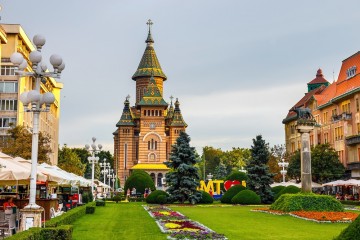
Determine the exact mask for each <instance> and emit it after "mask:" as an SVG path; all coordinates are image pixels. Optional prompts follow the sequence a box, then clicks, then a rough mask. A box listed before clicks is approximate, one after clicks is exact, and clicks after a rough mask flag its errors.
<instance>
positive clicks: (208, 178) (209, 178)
mask: <svg viewBox="0 0 360 240" xmlns="http://www.w3.org/2000/svg"><path fill="white" fill-rule="evenodd" d="M206 177H207V180H208V181H211V180H212V178H213V177H214V176H213V175H212V174H211V173H209V174H208V175H207V176H206Z"/></svg>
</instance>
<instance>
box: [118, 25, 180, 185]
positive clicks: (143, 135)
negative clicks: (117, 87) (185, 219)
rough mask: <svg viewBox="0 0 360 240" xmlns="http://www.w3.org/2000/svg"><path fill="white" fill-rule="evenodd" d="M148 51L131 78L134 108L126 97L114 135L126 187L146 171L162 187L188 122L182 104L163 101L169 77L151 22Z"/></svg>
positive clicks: (121, 182)
mask: <svg viewBox="0 0 360 240" xmlns="http://www.w3.org/2000/svg"><path fill="white" fill-rule="evenodd" d="M148 24H149V32H148V36H147V39H146V41H145V43H146V49H145V52H144V54H143V56H142V58H141V61H140V64H139V66H138V68H137V70H136V72H135V73H134V75H133V76H132V79H133V80H134V81H135V84H136V92H135V95H136V97H135V105H134V106H130V101H129V97H126V99H125V102H124V109H123V112H122V115H121V117H120V120H119V121H118V122H117V124H116V128H117V129H116V131H115V132H114V133H113V135H114V158H115V162H116V164H115V168H116V171H117V175H118V177H119V179H120V184H121V185H124V183H125V181H126V179H127V177H129V175H130V174H131V171H133V170H136V169H141V170H145V171H146V172H147V173H149V175H150V176H151V177H152V179H153V181H154V183H155V186H157V187H162V184H163V178H164V177H165V173H166V172H168V171H169V169H168V168H167V167H166V165H165V164H163V162H165V161H167V160H168V158H169V155H170V152H171V146H172V145H173V144H174V143H175V142H176V139H177V137H178V136H179V134H180V132H181V131H185V129H186V127H187V124H186V123H185V121H184V119H183V117H182V114H181V111H180V103H179V101H178V99H176V101H175V103H174V105H173V103H172V98H171V102H170V104H168V103H167V102H166V101H165V100H164V99H163V90H164V87H163V86H164V82H165V81H166V80H167V77H166V75H165V74H164V72H163V71H162V69H161V66H160V63H159V60H158V58H157V56H156V53H155V50H154V46H153V45H154V40H153V38H152V36H151V28H150V27H151V24H152V23H151V21H150V20H149V22H148Z"/></svg>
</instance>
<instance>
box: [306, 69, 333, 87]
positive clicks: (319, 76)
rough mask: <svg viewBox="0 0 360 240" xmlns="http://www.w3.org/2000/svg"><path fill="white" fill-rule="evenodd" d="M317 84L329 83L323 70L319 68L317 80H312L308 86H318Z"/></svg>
mask: <svg viewBox="0 0 360 240" xmlns="http://www.w3.org/2000/svg"><path fill="white" fill-rule="evenodd" d="M317 83H329V82H328V81H327V80H326V79H325V78H324V75H323V73H322V70H321V69H320V68H319V69H318V70H317V73H316V78H314V79H313V80H311V81H310V82H309V83H308V84H317Z"/></svg>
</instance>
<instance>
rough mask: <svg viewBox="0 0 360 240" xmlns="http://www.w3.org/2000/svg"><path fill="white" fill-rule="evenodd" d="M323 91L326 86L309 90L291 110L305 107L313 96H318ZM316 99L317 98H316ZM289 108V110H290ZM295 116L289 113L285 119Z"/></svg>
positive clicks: (291, 112)
mask: <svg viewBox="0 0 360 240" xmlns="http://www.w3.org/2000/svg"><path fill="white" fill-rule="evenodd" d="M324 89H326V86H324V85H322V86H320V87H318V88H316V89H313V90H311V91H310V92H307V93H306V94H305V96H304V97H303V98H301V99H300V101H298V102H297V103H296V104H295V105H294V106H293V107H292V108H299V107H306V103H307V102H308V101H309V100H310V99H311V98H312V97H314V96H316V95H318V94H320V93H321V92H322V91H324ZM317 97H318V96H317ZM292 108H291V109H292ZM293 116H296V113H295V112H293V111H289V113H288V114H287V116H286V118H285V119H287V118H290V117H293Z"/></svg>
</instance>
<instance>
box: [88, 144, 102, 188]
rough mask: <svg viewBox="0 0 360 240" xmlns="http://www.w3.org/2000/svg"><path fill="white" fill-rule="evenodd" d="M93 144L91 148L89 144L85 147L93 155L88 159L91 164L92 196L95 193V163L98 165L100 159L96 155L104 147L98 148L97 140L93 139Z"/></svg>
mask: <svg viewBox="0 0 360 240" xmlns="http://www.w3.org/2000/svg"><path fill="white" fill-rule="evenodd" d="M92 141H93V143H92V144H91V148H90V145H89V144H86V145H85V148H86V150H88V151H89V152H90V153H91V156H90V157H88V161H89V163H90V164H91V194H93V191H94V168H95V166H94V165H95V163H98V161H99V157H95V153H97V152H100V151H101V149H102V145H101V144H98V146H97V147H96V144H95V142H96V138H95V137H93V138H92Z"/></svg>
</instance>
